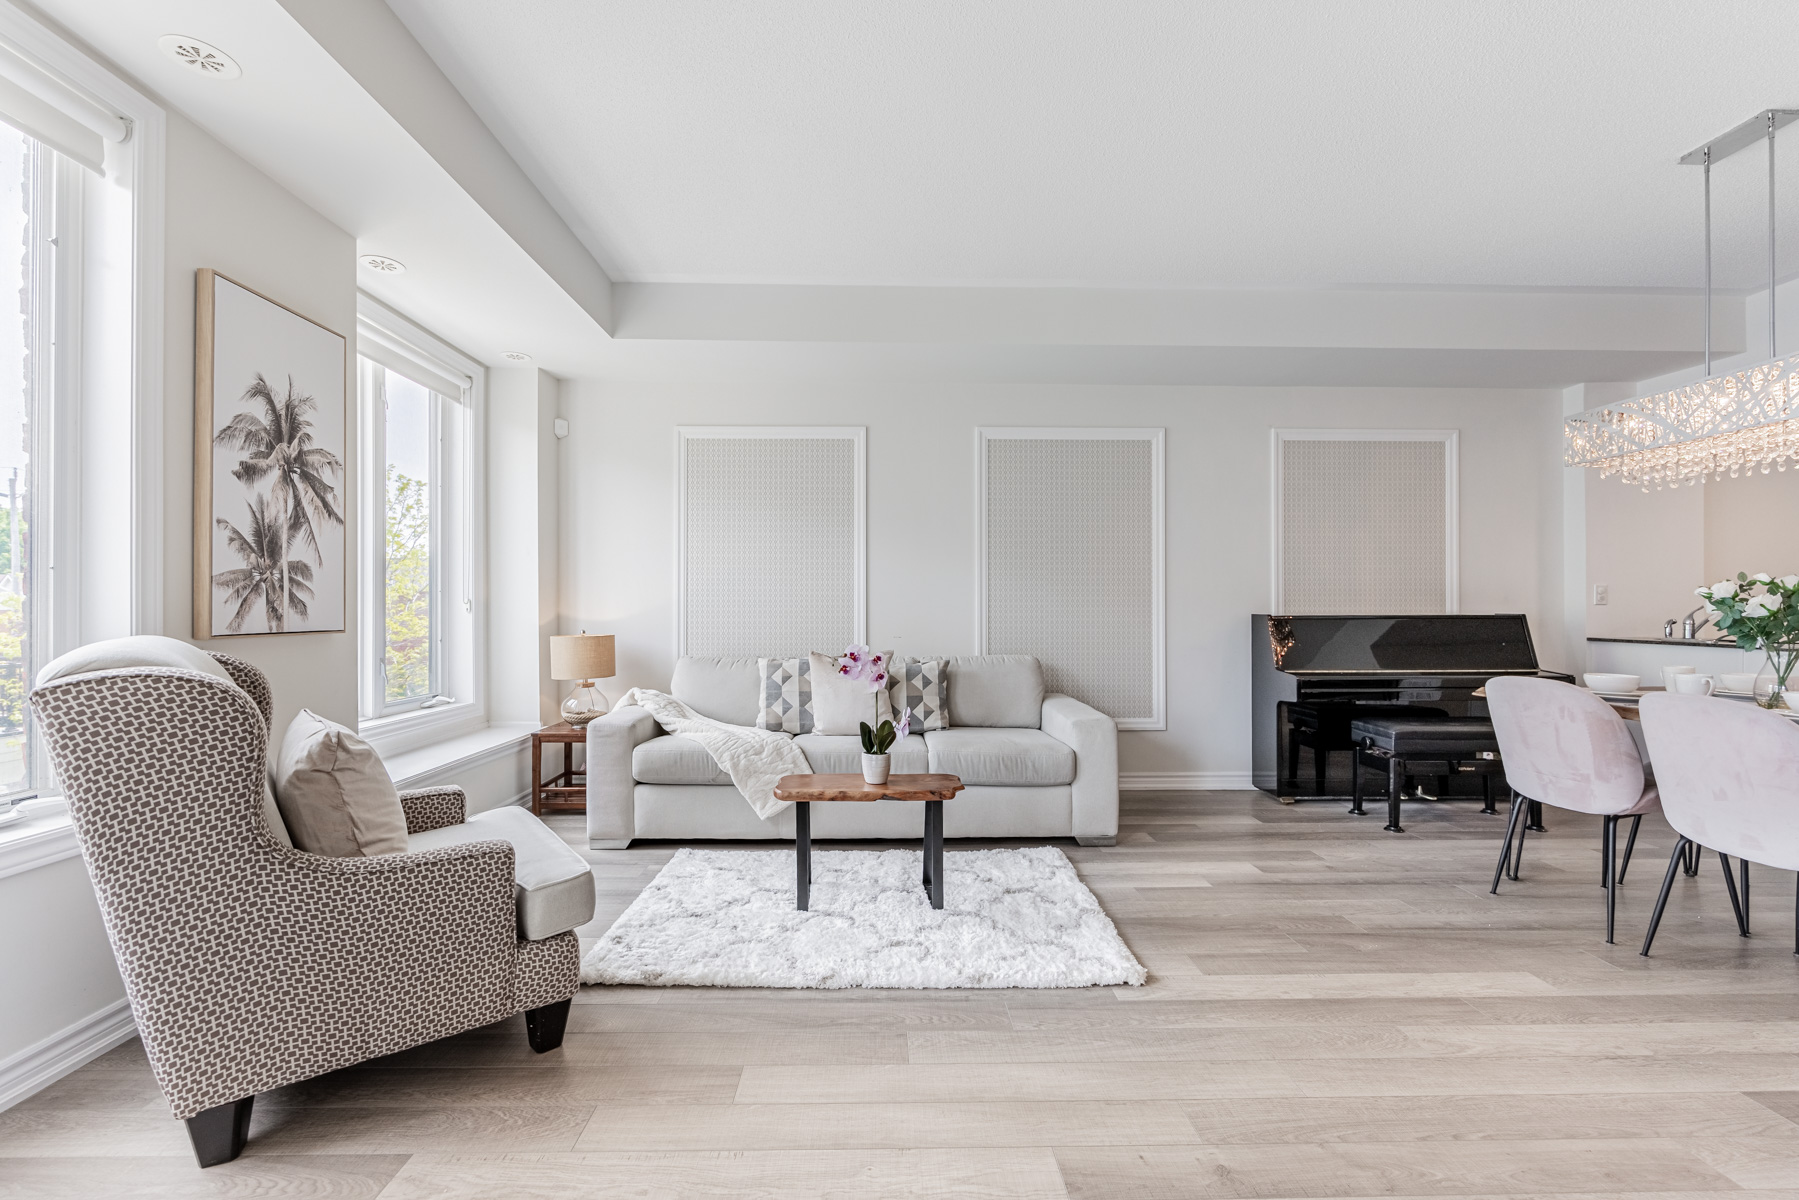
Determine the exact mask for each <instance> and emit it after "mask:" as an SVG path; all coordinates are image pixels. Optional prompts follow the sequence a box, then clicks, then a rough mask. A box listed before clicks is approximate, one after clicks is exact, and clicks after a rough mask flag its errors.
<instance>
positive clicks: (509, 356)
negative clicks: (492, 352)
mask: <svg viewBox="0 0 1799 1200" xmlns="http://www.w3.org/2000/svg"><path fill="white" fill-rule="evenodd" d="M500 357H501V358H503V359H505V360H506V361H507V362H530V361H531V356H530V355H529V354H526V353H525V352H524V351H523V350H506V351H503V352H502V353H501V354H500Z"/></svg>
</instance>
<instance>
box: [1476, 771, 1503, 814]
mask: <svg viewBox="0 0 1799 1200" xmlns="http://www.w3.org/2000/svg"><path fill="white" fill-rule="evenodd" d="M1480 790H1481V795H1483V796H1485V797H1486V799H1487V803H1486V805H1485V806H1484V807H1483V808H1482V809H1481V810H1480V811H1482V812H1484V813H1488V814H1491V815H1492V816H1498V815H1499V810H1498V809H1497V808H1494V807H1493V773H1492V772H1491V771H1487V772H1485V773H1483V774H1482V775H1481V777H1480Z"/></svg>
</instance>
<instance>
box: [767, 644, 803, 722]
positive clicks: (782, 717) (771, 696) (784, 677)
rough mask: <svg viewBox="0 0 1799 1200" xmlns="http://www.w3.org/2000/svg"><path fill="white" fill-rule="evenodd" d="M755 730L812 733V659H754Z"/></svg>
mask: <svg viewBox="0 0 1799 1200" xmlns="http://www.w3.org/2000/svg"><path fill="white" fill-rule="evenodd" d="M756 728H757V729H772V730H775V731H776V732H778V733H811V732H812V659H811V657H810V656H808V657H806V658H759V659H757V660H756Z"/></svg>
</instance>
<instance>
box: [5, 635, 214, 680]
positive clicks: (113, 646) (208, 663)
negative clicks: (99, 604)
mask: <svg viewBox="0 0 1799 1200" xmlns="http://www.w3.org/2000/svg"><path fill="white" fill-rule="evenodd" d="M127 667H173V668H175V669H176V670H179V671H198V672H199V673H200V674H202V675H212V676H215V677H217V678H219V679H223V680H224V681H225V682H226V683H229V684H230V685H231V686H232V687H237V681H236V680H234V679H232V678H231V672H229V671H227V670H226V669H225V668H224V667H221V666H220V665H219V662H218V660H217V659H216V658H214V657H213V656H212V655H210V654H208V653H206V651H204V650H202V649H200V648H199V647H198V646H194V645H190V644H189V643H187V642H183V641H178V640H176V639H175V638H169V637H157V636H156V635H155V634H149V633H143V634H138V635H137V636H135V637H122V638H108V639H107V640H105V641H103V642H89V643H88V644H87V645H85V646H79V647H77V648H76V649H74V650H71V651H69V652H68V653H67V654H65V655H63V656H62V657H60V658H54V659H51V660H50V661H49V662H47V663H45V664H44V668H43V670H41V671H39V672H38V673H37V686H39V687H43V686H44V685H45V684H46V683H49V682H50V681H51V680H53V679H66V678H68V677H69V676H70V675H90V674H92V673H93V672H95V671H120V670H124V669H125V668H127ZM239 690H242V689H239Z"/></svg>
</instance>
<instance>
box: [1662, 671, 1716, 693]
mask: <svg viewBox="0 0 1799 1200" xmlns="http://www.w3.org/2000/svg"><path fill="white" fill-rule="evenodd" d="M1672 682H1673V684H1674V690H1675V691H1677V692H1679V693H1680V694H1681V695H1683V696H1709V695H1711V694H1712V691H1713V689H1715V688H1716V687H1717V681H1716V680H1714V679H1713V678H1712V677H1711V676H1710V675H1676V676H1674V677H1673V680H1672Z"/></svg>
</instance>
